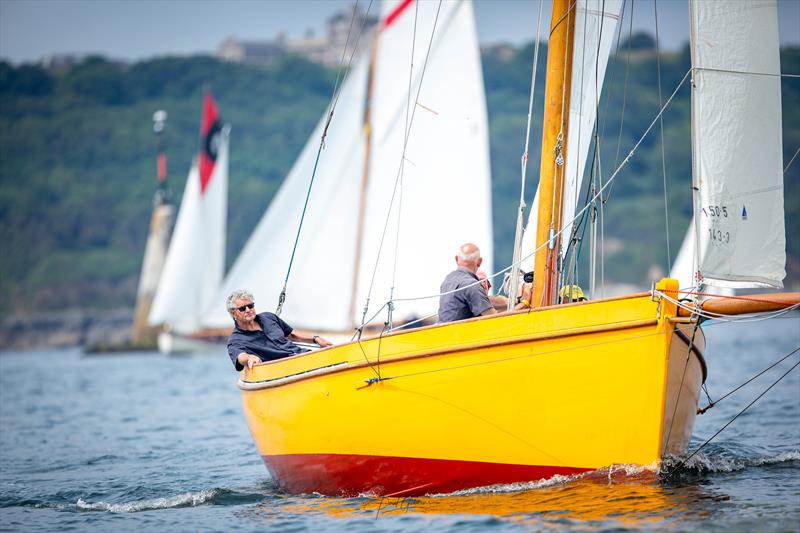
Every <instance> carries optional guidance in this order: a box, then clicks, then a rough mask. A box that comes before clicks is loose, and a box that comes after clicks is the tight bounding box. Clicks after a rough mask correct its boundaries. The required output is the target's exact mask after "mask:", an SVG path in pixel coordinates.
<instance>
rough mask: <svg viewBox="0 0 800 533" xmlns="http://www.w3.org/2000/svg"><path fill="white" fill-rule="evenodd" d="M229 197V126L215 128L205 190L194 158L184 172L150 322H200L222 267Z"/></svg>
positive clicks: (177, 328)
mask: <svg viewBox="0 0 800 533" xmlns="http://www.w3.org/2000/svg"><path fill="white" fill-rule="evenodd" d="M227 198H228V128H227V127H225V128H223V129H222V131H221V132H220V139H219V146H218V151H217V160H216V164H215V165H214V170H213V172H212V174H211V178H210V179H209V180H208V182H207V185H206V188H205V191H202V187H201V184H200V171H199V168H198V162H197V160H196V159H195V160H194V161H193V162H192V167H191V169H190V170H189V176H188V177H187V178H186V186H185V188H184V191H183V199H182V200H181V208H180V211H179V213H178V218H177V221H176V222H175V231H174V232H173V234H172V240H171V241H170V245H169V251H168V252H167V258H166V260H165V262H164V269H163V271H162V273H161V279H160V280H159V283H158V289H157V291H156V295H155V298H154V299H153V307H152V309H151V311H150V318H149V323H150V324H151V325H153V326H155V325H159V324H165V323H166V324H169V325H170V327H171V329H172V331H174V332H176V333H182V334H189V333H193V332H195V331H197V330H199V329H201V327H202V315H203V314H202V310H203V309H206V308H208V306H209V305H211V303H212V302H213V301H214V300H215V299H216V297H217V291H218V290H219V285H220V283H221V282H222V277H223V274H224V271H225V221H226V217H227Z"/></svg>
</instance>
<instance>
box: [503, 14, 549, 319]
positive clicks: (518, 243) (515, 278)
mask: <svg viewBox="0 0 800 533" xmlns="http://www.w3.org/2000/svg"><path fill="white" fill-rule="evenodd" d="M543 4H544V0H539V15H538V17H537V19H536V42H535V44H534V47H533V66H532V68H531V90H530V96H529V98H528V123H527V125H526V127H525V147H524V150H523V152H522V158H521V164H520V166H521V179H520V188H519V210H518V211H517V227H516V229H515V231H514V250H513V253H512V254H511V262H512V264H513V263H518V262H519V256H520V255H522V233H523V231H524V229H523V224H524V219H525V207H526V205H525V180H526V177H527V172H528V147H529V146H530V138H531V122H532V119H533V96H534V91H535V87H536V70H537V69H538V65H539V39H540V35H541V34H540V31H541V27H542V5H543ZM518 285H519V269H514V270H512V271H511V279H510V281H509V284H508V291H509V292H511V287H515V288H516V287H517V286H518ZM515 290H516V289H515ZM513 301H514V299H513V297H511V294H509V298H508V309H507V310H508V311H511V309H513V305H514V304H513Z"/></svg>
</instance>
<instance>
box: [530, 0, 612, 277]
mask: <svg viewBox="0 0 800 533" xmlns="http://www.w3.org/2000/svg"><path fill="white" fill-rule="evenodd" d="M621 9H622V0H578V2H577V4H576V8H575V17H576V18H575V36H574V38H575V44H574V47H573V57H572V86H571V89H570V105H569V128H568V131H567V148H566V156H567V157H566V167H565V172H564V195H563V215H562V218H561V220H563V221H564V225H563V227H564V231H563V233H562V234H561V250H562V253H565V252H566V249H567V246H569V239H570V234H571V232H572V219H573V218H574V216H575V206H576V205H577V203H578V201H579V199H580V198H579V196H580V194H581V184H582V182H583V176H584V173H585V169H586V160H587V156H588V154H589V147H590V145H591V144H592V135H593V133H594V123H595V119H596V116H597V102H598V98H599V92H598V91H599V90H600V89H602V87H603V82H604V80H605V74H606V67H607V66H608V56H609V54H610V52H611V47H612V45H613V42H614V34H615V32H616V28H617V23H618V22H619V17H620V11H621ZM539 201H540V199H539V190H538V188H537V190H536V195H535V197H534V201H533V205H532V206H531V210H530V213H529V217H528V225H527V227H526V229H525V234H524V237H523V241H522V250H523V256H524V255H528V254H529V253H530V252H532V251H533V250H534V248H535V246H536V223H537V214H538V211H539ZM522 268H523V269H524V270H525V271H530V270H532V269H533V256H531V257H530V258H528V259H526V260H525V261H523V263H522Z"/></svg>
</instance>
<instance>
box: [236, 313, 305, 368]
mask: <svg viewBox="0 0 800 533" xmlns="http://www.w3.org/2000/svg"><path fill="white" fill-rule="evenodd" d="M256 322H258V324H259V325H260V326H261V329H260V330H256V331H247V330H244V329H240V328H239V325H238V324H237V325H236V326H235V327H234V328H233V333H231V336H230V337H228V355H229V356H230V357H231V362H233V366H234V367H235V368H236V370H242V369H243V368H244V367H243V366H242V365H241V364H239V362H238V361H237V360H236V357H237V356H238V355H239V354H240V353H242V352H245V353H251V354H254V355H257V356H259V357H260V358H261V360H262V361H272V360H274V359H281V358H283V357H289V356H290V355H295V354H298V353H303V352H307V351H308V350H306V349H305V348H301V347H300V346H297V345H296V344H294V343H292V341H290V340H289V339H287V338H286V336H287V335H289V334H290V333H291V332H292V327H291V326H290V325H289V324H287V323H286V322H284V321H283V320H282V319H281V318H280V317H279V316H278V315H276V314H274V313H270V312H265V313H260V314H258V315H256Z"/></svg>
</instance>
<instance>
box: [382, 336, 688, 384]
mask: <svg viewBox="0 0 800 533" xmlns="http://www.w3.org/2000/svg"><path fill="white" fill-rule="evenodd" d="M675 329H676V328H674V329H672V330H667V331H658V332H656V333H644V334H642V335H633V336H630V337H622V338H619V339H612V340H608V341H602V342H595V343H589V344H583V345H580V346H568V347H566V348H559V349H557V350H548V351H544V352H537V353H526V354H523V355H513V356H510V357H502V358H499V359H490V360H488V361H479V362H476V363H467V364H463V365H455V366H448V367H441V368H434V369H431V370H420V371H418V372H409V373H407V374H398V375H396V376H387V377H385V378H383V379H400V378H408V377H414V376H421V375H425V374H436V373H438V372H449V371H452V370H461V369H463V368H472V367H476V366H484V365H491V364H495V363H505V362H508V361H517V360H520V359H528V358H530V357H536V356H545V355H553V354H557V353H562V352H569V351H574V350H585V349H587V348H592V347H594V346H606V345H609V344H615V343H620V342H628V341H633V340H638V339H644V338H647V337H655V336H657V335H671V334H672V333H673V332H674V331H675Z"/></svg>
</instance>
